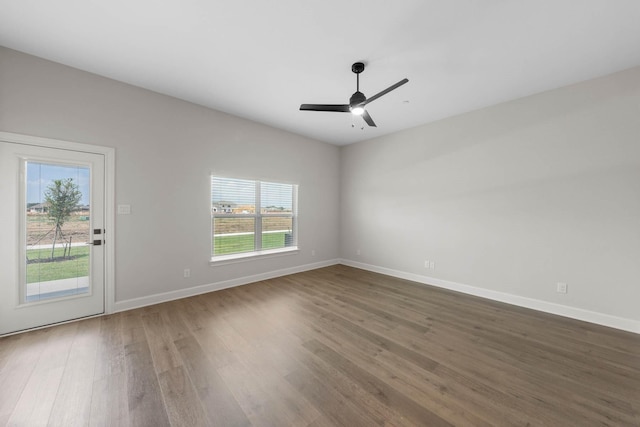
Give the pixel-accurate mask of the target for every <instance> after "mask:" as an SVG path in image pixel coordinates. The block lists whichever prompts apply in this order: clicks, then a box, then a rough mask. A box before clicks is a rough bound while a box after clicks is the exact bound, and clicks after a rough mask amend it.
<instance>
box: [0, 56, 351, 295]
mask: <svg viewBox="0 0 640 427" xmlns="http://www.w3.org/2000/svg"><path fill="white" fill-rule="evenodd" d="M0 130H2V131H5V132H14V133H21V134H27V135H33V136H42V137H47V138H55V139H62V140H68V141H73V142H81V143H87V144H97V145H104V146H109V147H115V149H116V189H115V191H116V203H117V204H130V205H131V209H132V214H131V215H129V216H124V215H119V216H117V217H116V241H115V245H116V249H115V252H116V259H115V270H116V274H115V282H116V300H117V301H124V300H129V299H132V298H137V297H145V296H149V295H153V294H158V293H163V292H171V291H179V290H181V289H186V288H190V287H193V286H197V285H204V284H211V283H217V282H222V281H226V280H233V279H236V278H238V277H246V276H252V275H259V274H263V273H267V272H272V271H276V270H281V269H291V268H297V267H300V266H305V265H309V264H314V263H318V262H323V261H325V262H326V261H330V260H334V259H336V258H338V256H339V252H338V235H337V233H338V227H339V221H338V201H339V196H338V195H339V182H338V180H339V176H338V172H339V149H338V147H335V146H332V145H329V144H325V143H322V142H318V141H313V140H310V139H307V138H303V137H301V136H298V135H293V134H291V133H287V132H284V131H280V130H277V129H273V128H270V127H267V126H264V125H260V124H257V123H254V122H251V121H247V120H243V119H240V118H237V117H233V116H230V115H226V114H223V113H220V112H217V111H213V110H210V109H207V108H203V107H200V106H197V105H193V104H190V103H187V102H183V101H180V100H177V99H174V98H171V97H168V96H164V95H160V94H157V93H153V92H150V91H147V90H144V89H140V88H136V87H133V86H129V85H126V84H123V83H119V82H116V81H113V80H110V79H106V78H103V77H99V76H96V75H93V74H90V73H86V72H83V71H79V70H77V69H73V68H69V67H66V66H63V65H60V64H56V63H52V62H49V61H46V60H42V59H39V58H35V57H33V56H29V55H26V54H22V53H18V52H16V51H12V50H9V49H6V48H2V47H0ZM212 171H215V172H216V173H219V174H223V175H232V176H235V177H241V178H257V179H269V180H274V181H283V182H292V183H298V184H299V186H300V187H299V213H300V218H299V246H300V248H301V251H300V252H299V253H298V254H296V255H287V256H279V257H274V258H268V259H262V260H254V261H244V262H240V263H236V264H229V265H223V266H216V267H211V266H210V265H209V257H210V211H209V203H210V202H209V197H210V196H209V194H210V189H209V186H210V184H209V175H210V173H211V172H212ZM312 249H315V252H316V255H315V256H311V250H312ZM185 267H190V268H191V277H190V278H188V279H184V278H183V277H182V273H183V268H185Z"/></svg>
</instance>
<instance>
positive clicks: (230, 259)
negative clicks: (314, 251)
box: [209, 246, 299, 267]
mask: <svg viewBox="0 0 640 427" xmlns="http://www.w3.org/2000/svg"><path fill="white" fill-rule="evenodd" d="M298 252H299V250H298V247H297V246H290V247H287V248H281V249H270V250H267V251H259V252H246V253H242V254H233V255H220V256H217V257H212V258H211V261H209V265H210V266H212V267H213V266H217V265H224V264H234V263H237V262H243V261H253V260H256V259H262V258H271V257H276V256H283V255H293V254H297V253H298Z"/></svg>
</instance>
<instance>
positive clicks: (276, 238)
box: [211, 176, 298, 261]
mask: <svg viewBox="0 0 640 427" xmlns="http://www.w3.org/2000/svg"><path fill="white" fill-rule="evenodd" d="M297 196H298V186H297V185H292V184H280V183H275V182H261V181H249V180H245V179H235V178H223V177H218V176H212V177H211V230H212V233H211V234H212V236H211V241H212V250H211V259H212V261H217V260H226V259H234V258H242V257H247V256H252V255H262V254H268V253H276V252H284V251H288V250H292V249H297V235H296V220H297V212H296V211H297V198H298V197H297Z"/></svg>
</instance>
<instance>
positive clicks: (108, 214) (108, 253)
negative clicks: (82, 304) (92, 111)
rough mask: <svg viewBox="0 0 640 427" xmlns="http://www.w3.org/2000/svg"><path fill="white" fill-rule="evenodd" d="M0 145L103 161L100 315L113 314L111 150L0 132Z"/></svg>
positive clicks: (113, 194) (113, 152)
mask: <svg viewBox="0 0 640 427" xmlns="http://www.w3.org/2000/svg"><path fill="white" fill-rule="evenodd" d="M0 141H4V142H13V143H17V144H26V145H34V146H38V147H46V148H58V149H62V150H73V151H81V152H85V153H93V154H102V155H103V156H104V159H105V165H104V170H105V180H104V186H105V188H104V191H105V193H104V194H105V212H104V214H105V217H104V228H105V230H106V232H105V233H104V236H105V237H104V240H105V245H104V255H105V260H104V276H105V277H104V290H105V295H104V303H105V306H104V310H105V313H104V314H110V313H113V310H114V304H115V268H114V260H115V245H114V243H115V239H114V237H115V230H114V225H115V154H116V150H115V149H114V148H111V147H103V146H100V145H91V144H82V143H79V142H69V141H62V140H59V139H51V138H42V137H39V136H30V135H21V134H17V133H10V132H0Z"/></svg>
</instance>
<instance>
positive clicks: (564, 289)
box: [556, 282, 567, 294]
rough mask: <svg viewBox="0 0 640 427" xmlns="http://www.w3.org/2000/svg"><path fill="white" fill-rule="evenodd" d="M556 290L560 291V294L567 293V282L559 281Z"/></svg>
mask: <svg viewBox="0 0 640 427" xmlns="http://www.w3.org/2000/svg"><path fill="white" fill-rule="evenodd" d="M556 292H558V293H559V294H566V293H567V284H566V283H563V282H558V283H557V284H556Z"/></svg>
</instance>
